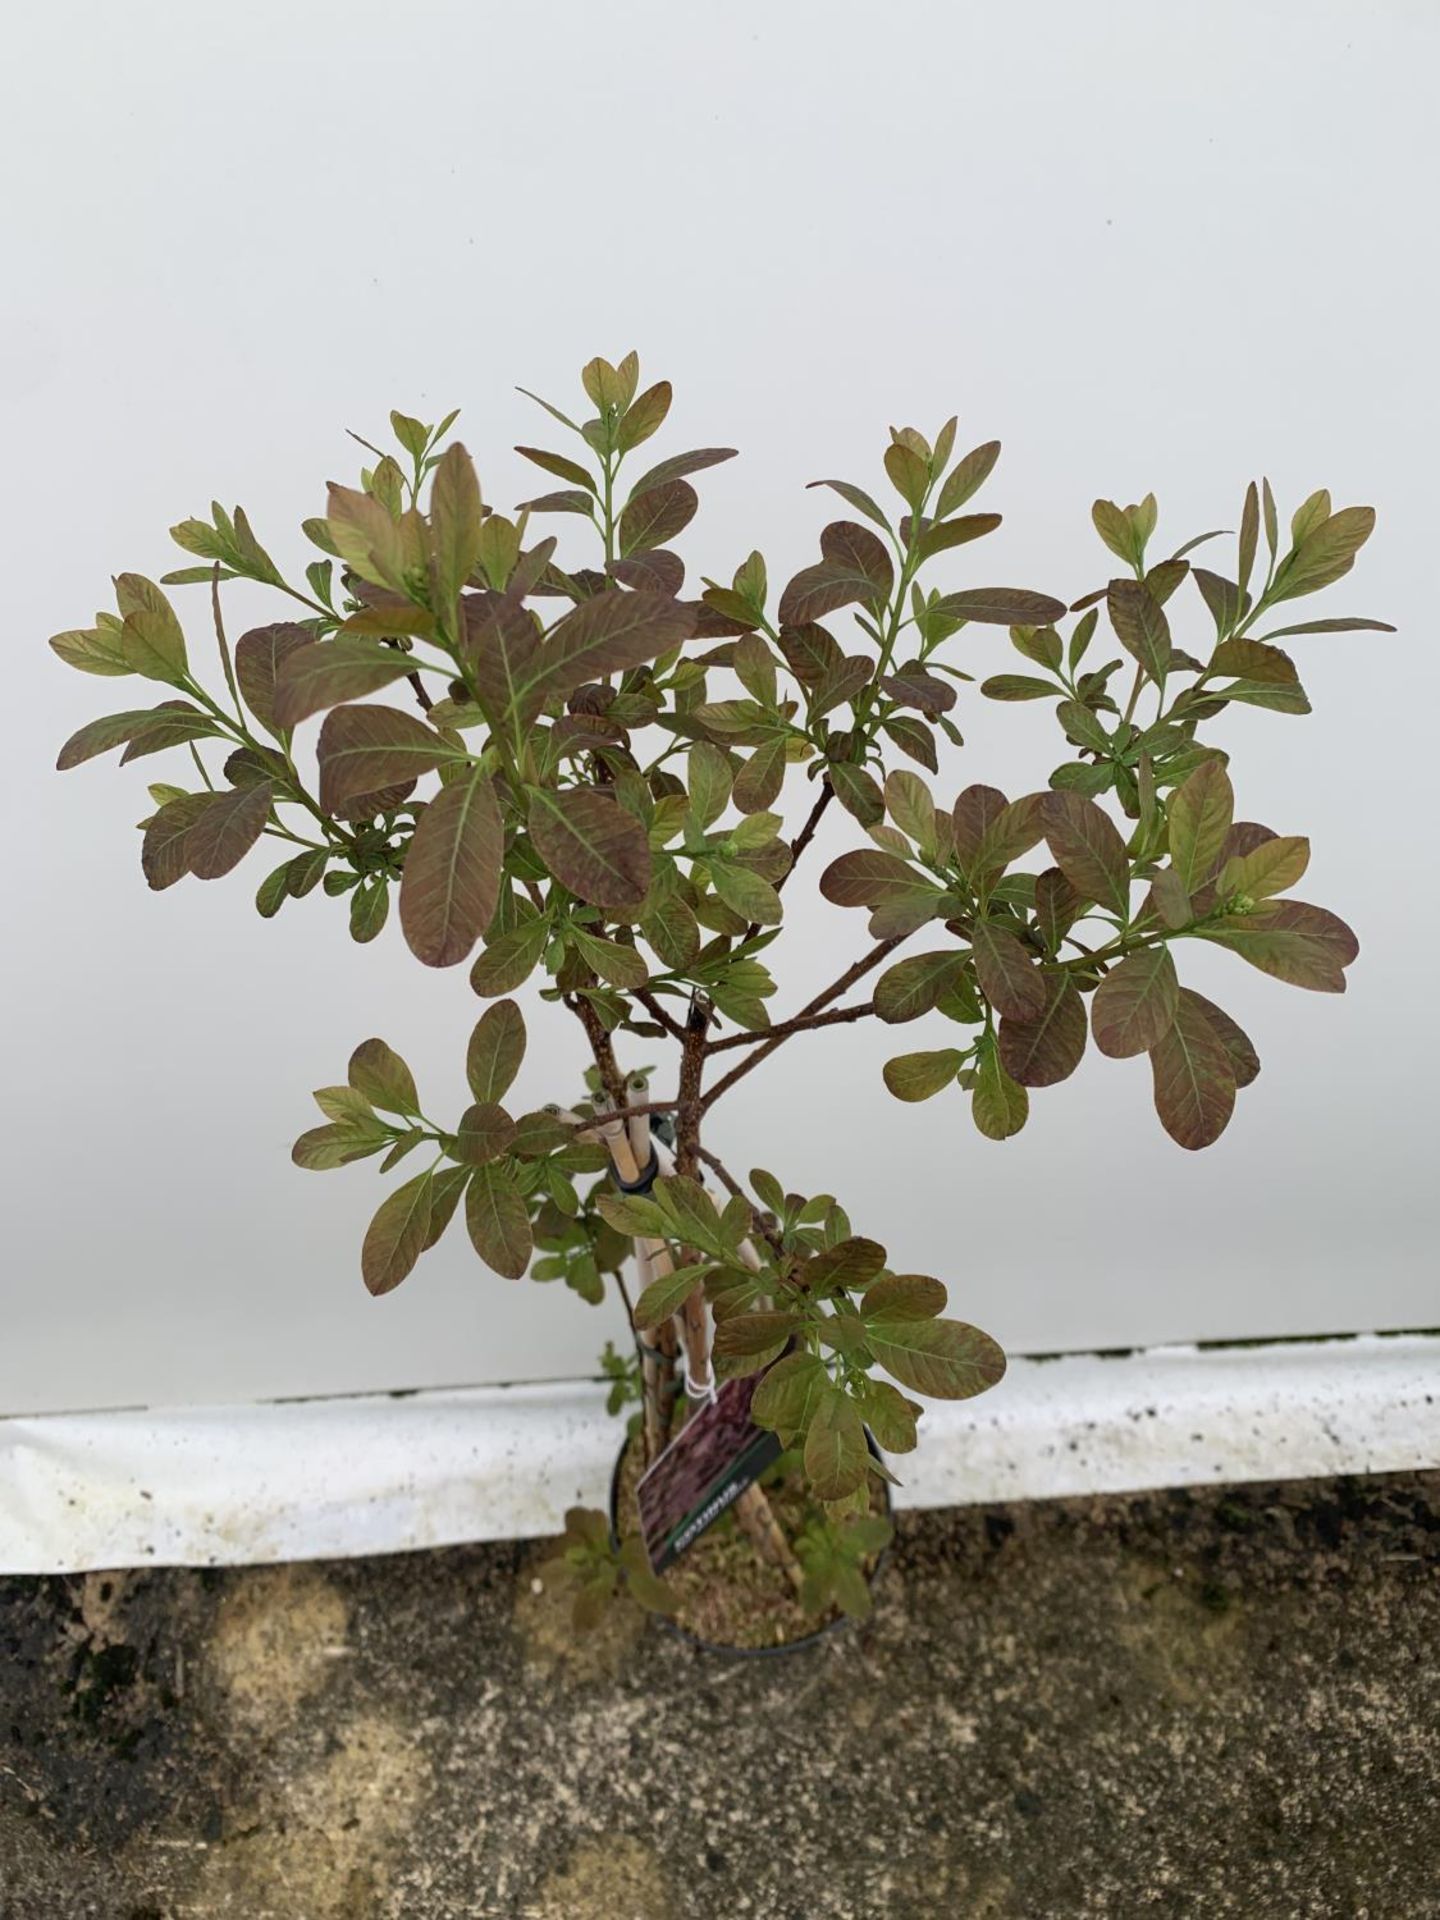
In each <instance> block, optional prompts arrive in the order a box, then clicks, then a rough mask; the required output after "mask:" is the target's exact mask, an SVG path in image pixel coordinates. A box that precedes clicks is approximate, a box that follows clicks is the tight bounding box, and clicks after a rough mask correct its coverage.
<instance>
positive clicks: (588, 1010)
mask: <svg viewBox="0 0 1440 1920" xmlns="http://www.w3.org/2000/svg"><path fill="white" fill-rule="evenodd" d="M565 1004H566V1006H567V1007H569V1009H570V1011H571V1012H572V1013H573V1014H574V1015H575V1017H576V1019H577V1020H578V1021H579V1022H580V1024H581V1026H582V1027H584V1029H585V1037H586V1039H587V1040H588V1041H589V1042H590V1051H591V1053H592V1054H593V1055H594V1057H595V1065H596V1066H597V1067H598V1068H599V1070H600V1081H601V1084H602V1085H603V1087H604V1088H605V1091H606V1093H607V1094H608V1095H609V1096H610V1104H611V1105H612V1106H614V1107H618V1108H621V1109H623V1108H624V1106H625V1076H624V1075H623V1074H622V1073H621V1071H620V1065H619V1062H618V1061H617V1060H616V1058H615V1048H614V1046H613V1044H612V1043H611V1039H610V1035H609V1034H608V1033H607V1032H606V1031H605V1025H604V1022H603V1021H602V1020H601V1018H600V1016H599V1014H598V1013H596V1011H595V1009H594V1007H592V1006H591V1004H590V1002H589V1001H588V1000H587V999H586V998H585V996H584V994H583V993H575V994H569V995H567V996H566V1000H565Z"/></svg>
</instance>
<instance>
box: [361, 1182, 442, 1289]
mask: <svg viewBox="0 0 1440 1920" xmlns="http://www.w3.org/2000/svg"><path fill="white" fill-rule="evenodd" d="M430 1184H431V1177H430V1175H429V1174H428V1173H421V1174H417V1175H416V1177H415V1178H414V1179H413V1180H407V1181H406V1182H405V1184H404V1186H402V1187H397V1188H396V1189H395V1191H394V1192H393V1193H392V1194H389V1195H387V1197H386V1198H385V1199H384V1200H383V1201H382V1202H381V1203H380V1209H379V1211H378V1212H377V1213H376V1215H375V1218H374V1219H373V1220H372V1221H371V1222H370V1225H369V1228H368V1230H367V1231H366V1234H365V1243H364V1245H363V1246H362V1248H361V1249H360V1271H361V1273H362V1274H363V1275H364V1279H365V1285H366V1286H367V1287H368V1288H369V1290H370V1292H371V1293H374V1294H381V1293H389V1292H390V1291H391V1290H392V1289H393V1288H395V1287H398V1286H399V1284H400V1282H401V1281H402V1280H403V1279H404V1278H405V1276H406V1274H407V1273H409V1272H410V1270H411V1268H412V1267H413V1266H414V1265H415V1262H416V1261H417V1260H418V1259H419V1258H420V1255H421V1254H422V1253H423V1252H424V1251H425V1236H426V1234H427V1232H428V1231H429V1226H430Z"/></svg>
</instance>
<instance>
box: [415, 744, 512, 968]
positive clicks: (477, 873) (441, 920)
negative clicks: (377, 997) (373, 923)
mask: <svg viewBox="0 0 1440 1920" xmlns="http://www.w3.org/2000/svg"><path fill="white" fill-rule="evenodd" d="M504 854H505V829H504V825H503V823H502V821H501V818H500V807H499V803H498V802H497V800H496V797H495V783H494V781H493V780H492V779H491V777H490V775H489V774H488V773H485V772H483V771H482V770H481V769H480V768H479V767H478V766H477V767H475V768H474V769H473V771H472V772H471V773H470V774H469V776H468V777H467V778H465V779H463V780H457V781H455V782H454V783H453V784H452V785H450V786H447V787H442V788H441V790H440V792H439V793H438V794H437V795H436V797H435V798H434V799H433V800H432V801H431V802H430V804H429V805H428V806H427V807H426V808H425V810H424V812H423V813H422V814H421V815H420V820H419V824H418V825H417V826H416V829H415V834H414V837H413V839H412V840H411V842H410V845H409V847H408V848H407V850H406V854H405V871H404V874H403V875H402V877H401V881H400V925H401V928H402V929H403V931H404V934H405V939H406V942H407V944H408V945H409V948H410V951H411V952H412V953H413V954H414V955H415V956H416V958H417V959H420V960H423V961H424V962H425V964H426V966H428V967H453V966H455V965H456V964H457V963H458V962H459V961H461V960H464V959H467V958H468V957H469V954H470V951H471V949H472V948H473V946H474V945H475V942H476V941H477V940H478V939H479V938H480V936H481V934H482V933H483V932H484V931H485V929H486V927H488V926H489V924H490V921H491V918H492V916H493V915H494V912H495V906H496V902H497V901H498V899H499V897H500V869H501V862H502V861H503V859H504Z"/></svg>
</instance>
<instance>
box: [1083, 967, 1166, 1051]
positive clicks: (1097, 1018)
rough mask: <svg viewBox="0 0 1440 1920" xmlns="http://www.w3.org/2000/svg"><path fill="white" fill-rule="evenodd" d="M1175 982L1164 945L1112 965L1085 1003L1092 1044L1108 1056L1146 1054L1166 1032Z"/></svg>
mask: <svg viewBox="0 0 1440 1920" xmlns="http://www.w3.org/2000/svg"><path fill="white" fill-rule="evenodd" d="M1179 1001H1180V982H1179V980H1178V978H1177V977H1176V973H1175V962H1174V960H1173V959H1172V958H1171V957H1170V949H1169V948H1168V947H1163V946H1161V947H1146V948H1145V949H1144V950H1143V952H1140V953H1132V954H1130V955H1129V956H1128V957H1127V958H1126V959H1124V960H1122V961H1121V962H1120V964H1119V966H1118V967H1113V968H1112V969H1111V970H1110V972H1109V973H1107V974H1106V976H1105V978H1104V979H1103V980H1102V981H1101V982H1100V985H1099V987H1098V988H1097V989H1096V992H1095V998H1094V1000H1093V1001H1092V1002H1091V1006H1090V1020H1091V1025H1092V1027H1093V1028H1094V1032H1095V1044H1096V1046H1097V1047H1098V1048H1099V1049H1100V1051H1101V1053H1103V1054H1107V1055H1108V1056H1109V1058H1110V1059H1112V1060H1129V1059H1131V1058H1133V1057H1134V1055H1136V1054H1137V1053H1148V1052H1149V1051H1150V1049H1151V1048H1152V1047H1154V1046H1158V1044H1159V1043H1160V1041H1161V1040H1163V1039H1164V1037H1165V1035H1166V1033H1168V1032H1169V1030H1170V1022H1171V1021H1172V1020H1173V1019H1174V1018H1175V1009H1176V1007H1177V1006H1178V1005H1179Z"/></svg>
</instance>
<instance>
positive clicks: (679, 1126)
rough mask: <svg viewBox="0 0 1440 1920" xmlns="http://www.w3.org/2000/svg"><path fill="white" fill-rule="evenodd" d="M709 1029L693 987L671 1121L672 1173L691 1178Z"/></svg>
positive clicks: (705, 1001)
mask: <svg viewBox="0 0 1440 1920" xmlns="http://www.w3.org/2000/svg"><path fill="white" fill-rule="evenodd" d="M709 1026H710V1000H709V996H708V995H707V994H704V993H701V992H700V990H699V989H698V988H697V989H696V990H695V992H694V993H692V994H691V996H690V1012H689V1015H688V1016H687V1018H686V1021H685V1034H684V1039H683V1041H682V1048H681V1054H680V1099H679V1101H678V1103H677V1105H678V1113H677V1115H676V1121H675V1171H676V1172H677V1173H685V1174H689V1175H691V1176H692V1177H693V1176H694V1174H695V1172H696V1171H697V1169H698V1166H699V1161H700V1116H701V1114H702V1113H703V1112H704V1110H705V1103H704V1101H703V1100H702V1098H701V1094H700V1082H701V1077H702V1075H703V1074H704V1072H705V1053H706V1045H705V1035H706V1032H707V1031H708V1029H709Z"/></svg>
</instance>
